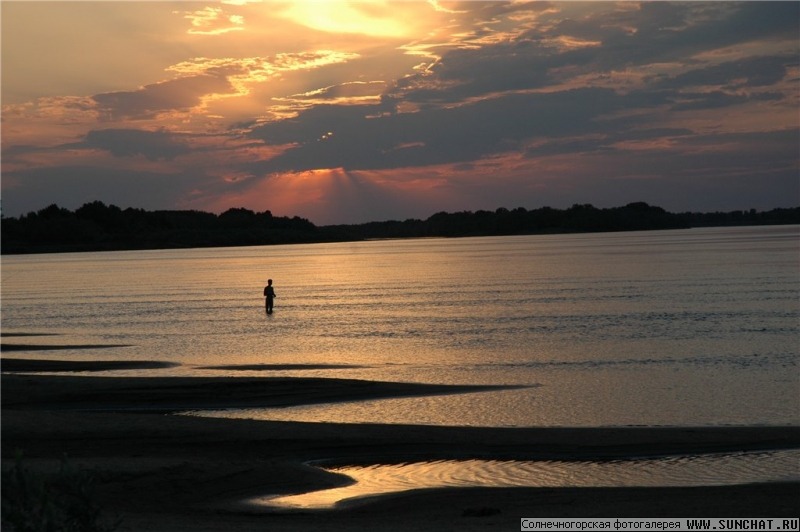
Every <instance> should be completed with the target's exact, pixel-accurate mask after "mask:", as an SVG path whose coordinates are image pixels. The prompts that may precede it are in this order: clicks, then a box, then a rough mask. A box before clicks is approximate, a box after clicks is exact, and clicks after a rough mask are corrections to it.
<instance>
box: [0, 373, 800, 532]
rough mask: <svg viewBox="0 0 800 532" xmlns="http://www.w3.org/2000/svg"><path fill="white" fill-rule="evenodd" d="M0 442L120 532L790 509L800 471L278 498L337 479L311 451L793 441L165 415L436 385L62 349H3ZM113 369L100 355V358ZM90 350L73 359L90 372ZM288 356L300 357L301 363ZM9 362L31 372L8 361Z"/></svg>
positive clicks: (362, 458) (585, 454)
mask: <svg viewBox="0 0 800 532" xmlns="http://www.w3.org/2000/svg"><path fill="white" fill-rule="evenodd" d="M2 364H3V375H2V440H3V441H2V452H3V467H4V468H8V467H10V466H11V465H12V464H13V462H14V460H13V458H14V457H15V455H16V454H17V453H18V452H22V453H23V455H24V461H25V462H24V463H25V464H26V466H27V467H29V468H31V469H32V470H36V471H55V470H56V469H57V468H58V465H59V462H60V460H61V458H62V457H63V456H67V457H68V458H69V460H70V462H71V463H72V464H74V465H76V466H77V467H80V468H85V469H86V470H90V471H92V472H93V473H94V474H95V478H96V486H95V490H96V497H97V502H98V503H99V504H100V505H101V507H102V508H103V510H104V512H105V513H106V514H107V515H110V516H116V517H119V518H120V519H122V522H121V525H120V528H119V530H150V531H173V530H175V531H180V530H194V531H196V530H255V529H259V530H260V529H268V530H376V529H380V530H455V529H457V530H500V529H503V530H517V529H518V527H519V520H520V518H521V517H535V516H543V517H583V516H596V517H597V516H600V517H636V516H638V517H665V516H673V517H692V516H705V517H729V516H731V517H733V516H748V517H752V516H765V517H776V516H784V517H789V516H796V515H797V513H798V510H800V504H799V503H798V502H797V501H799V500H800V483H797V482H785V483H770V484H752V485H737V486H710V487H691V488H689V487H687V488H546V489H545V488H513V489H505V488H503V489H500V488H492V489H487V488H474V489H437V490H417V491H412V492H405V493H402V494H398V495H392V496H387V497H381V498H377V499H374V500H371V501H369V502H368V503H365V504H360V505H357V506H353V507H349V506H345V507H343V508H339V509H336V510H331V511H295V512H286V511H274V510H267V509H264V508H260V509H257V508H252V507H247V506H244V505H242V504H240V501H242V500H243V499H245V498H247V497H252V496H258V495H265V494H293V493H302V492H306V491H311V490H316V489H320V488H324V487H330V486H336V485H341V484H342V483H345V482H346V479H342V478H340V477H339V476H337V475H334V474H331V473H327V472H324V471H321V470H318V469H315V468H312V467H309V466H307V465H304V462H307V461H309V460H318V459H330V460H334V461H341V462H343V463H351V464H355V463H363V464H370V463H393V462H400V461H411V460H439V459H466V458H492V459H526V460H535V459H560V460H584V459H596V460H603V459H615V458H625V457H634V456H635V457H645V456H663V455H670V454H685V453H703V452H723V451H724V452H728V451H739V450H768V449H787V448H798V447H800V427H663V428H661V427H630V428H628V427H621V428H524V429H512V428H469V427H434V426H400V425H366V424H352V425H351V424H327V423H293V422H264V421H248V420H233V419H213V418H205V417H191V416H176V415H170V414H171V413H174V412H177V411H183V410H192V409H207V408H226V407H243V406H253V407H255V406H290V405H303V404H312V403H321V402H331V401H351V400H359V399H375V398H381V397H399V396H414V395H425V394H442V393H479V392H480V390H481V389H482V388H481V387H475V386H459V387H448V386H431V385H420V384H402V383H388V382H387V383H381V382H366V381H355V380H346V379H322V378H302V377H298V378H288V377H270V376H269V373H268V371H269V370H270V369H280V368H278V367H271V368H263V369H265V374H264V376H263V377H258V378H252V377H245V378H235V377H221V378H216V377H202V378H200V377H198V378H190V377H175V378H129V377H102V376H84V375H67V376H62V375H53V374H48V375H37V374H35V373H34V372H36V371H40V372H42V371H47V372H57V371H70V369H69V367H68V366H69V363H68V362H64V361H53V362H52V364H48V363H47V362H46V361H41V360H38V361H36V362H35V363H33V364H31V363H30V361H25V360H23V359H3V362H2ZM100 368H107V366H104V363H103V362H97V363H96V367H94V369H100ZM91 369H92V364H91V363H86V362H82V363H81V366H80V369H79V370H78V369H77V366H76V367H74V368H73V370H78V371H90V370H91ZM295 369H297V368H295ZM16 372H26V373H24V374H22V373H19V374H18V373H16Z"/></svg>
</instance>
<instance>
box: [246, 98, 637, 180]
mask: <svg viewBox="0 0 800 532" xmlns="http://www.w3.org/2000/svg"><path fill="white" fill-rule="evenodd" d="M621 103H622V102H621V100H620V98H619V96H617V95H616V94H615V93H614V92H613V91H611V90H609V89H577V90H573V91H564V92H558V93H549V94H536V95H519V94H510V95H506V96H504V97H498V98H494V99H490V100H481V101H478V102H475V103H473V104H471V105H463V106H459V107H455V108H439V109H430V110H428V111H427V112H424V113H402V114H390V115H382V116H377V117H375V118H370V116H371V115H373V114H374V113H375V112H378V111H380V110H381V109H382V108H381V107H378V106H375V107H367V108H364V107H334V106H318V107H315V108H313V109H310V110H308V111H305V112H303V113H300V114H299V116H298V117H297V118H295V119H292V120H284V121H281V122H273V123H269V124H266V125H263V126H261V127H258V128H255V129H254V130H253V131H252V132H251V136H253V137H255V138H260V139H263V140H265V141H267V142H269V143H272V144H291V143H295V144H297V147H296V148H294V149H291V150H288V151H287V152H285V153H284V154H283V155H281V156H278V157H276V158H275V159H272V160H271V161H268V162H265V163H260V164H259V168H260V170H261V171H262V172H267V173H269V172H277V171H286V170H307V169H313V168H338V167H341V168H346V169H348V170H353V169H356V170H366V169H386V168H402V167H408V166H424V165H429V164H441V163H455V162H461V161H465V160H473V159H477V158H480V157H482V156H486V155H491V154H494V153H502V152H506V151H510V150H512V149H518V148H519V143H520V141H522V140H524V139H526V138H529V137H534V136H538V135H546V136H562V135H568V134H575V133H578V132H581V133H587V132H591V131H596V130H598V129H599V128H600V126H599V124H597V123H595V122H594V121H593V119H594V118H596V117H597V116H599V115H602V114H604V113H608V112H610V111H612V110H616V109H619V108H620V105H621ZM327 132H330V133H332V135H330V136H328V137H326V138H324V139H323V138H322V137H323V135H326V133H327Z"/></svg>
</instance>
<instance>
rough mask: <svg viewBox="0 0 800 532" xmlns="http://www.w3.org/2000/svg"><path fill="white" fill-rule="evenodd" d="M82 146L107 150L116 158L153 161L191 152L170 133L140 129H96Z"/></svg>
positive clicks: (89, 134)
mask: <svg viewBox="0 0 800 532" xmlns="http://www.w3.org/2000/svg"><path fill="white" fill-rule="evenodd" d="M81 145H82V146H85V147H88V148H99V149H101V150H106V151H108V152H109V153H111V154H112V155H114V156H116V157H130V156H134V155H143V156H144V157H146V158H147V159H149V160H151V161H157V160H170V159H174V158H175V157H177V156H178V155H183V154H185V153H189V151H190V150H189V148H188V147H187V146H186V145H185V144H183V143H181V142H178V141H177V140H176V139H175V135H174V134H172V133H170V132H168V131H143V130H139V129H96V130H94V131H90V132H89V133H88V134H87V135H86V139H85V140H84V142H83V143H82V144H81Z"/></svg>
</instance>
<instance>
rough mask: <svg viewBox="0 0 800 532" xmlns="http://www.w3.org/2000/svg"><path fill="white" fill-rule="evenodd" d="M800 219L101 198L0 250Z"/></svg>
mask: <svg viewBox="0 0 800 532" xmlns="http://www.w3.org/2000/svg"><path fill="white" fill-rule="evenodd" d="M766 224H800V207H795V208H789V209H773V210H771V211H764V212H759V211H756V210H754V209H752V210H749V211H733V212H724V213H723V212H715V213H680V214H675V213H669V212H667V211H665V210H664V209H662V208H660V207H654V206H651V205H648V204H647V203H641V202H639V203H630V204H628V205H625V206H624V207H614V208H608V209H600V208H597V207H594V206H592V205H577V204H576V205H573V206H572V207H570V208H569V209H563V210H562V209H553V208H550V207H542V208H540V209H534V210H527V209H524V208H521V207H520V208H517V209H513V210H509V209H505V208H499V209H497V210H495V211H483V210H480V211H476V212H469V211H465V212H456V213H446V212H439V213H436V214H434V215H433V216H431V217H430V218H428V219H426V220H418V219H409V220H405V221H386V222H370V223H364V224H356V225H328V226H319V227H318V226H316V225H314V224H313V223H311V222H310V221H308V220H306V219H304V218H299V217H297V216H295V217H293V218H288V217H278V216H273V215H272V213H271V212H270V211H264V212H261V213H256V212H253V211H251V210H248V209H241V208H238V209H229V210H227V211H225V212H223V213H222V214H220V215H215V214H211V213H207V212H201V211H152V212H150V211H145V210H142V209H132V208H128V209H124V210H123V209H120V208H119V207H116V206H114V205H105V204H104V203H102V202H100V201H95V202H92V203H87V204H85V205H83V206H82V207H80V208H78V209H77V210H75V211H74V212H72V211H69V210H67V209H63V208H61V207H58V206H57V205H50V206H49V207H47V208H45V209H42V210H40V211H37V212H31V213H29V214H27V215H22V216H20V217H19V218H6V217H3V218H2V223H0V228H1V229H2V253H4V254H6V253H40V252H60V251H103V250H123V249H161V248H186V247H217V246H219V247H222V246H252V245H269V244H295V243H311V242H334V241H348V240H366V239H378V238H414V237H417V238H419V237H459V236H493V235H522V234H547V233H578V232H599V231H638V230H652V229H680V228H689V227H707V226H723V225H766Z"/></svg>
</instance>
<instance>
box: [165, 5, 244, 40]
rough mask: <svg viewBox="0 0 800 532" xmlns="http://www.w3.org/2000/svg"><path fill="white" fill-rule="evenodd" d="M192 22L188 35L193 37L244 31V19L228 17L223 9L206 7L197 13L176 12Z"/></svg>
mask: <svg viewBox="0 0 800 532" xmlns="http://www.w3.org/2000/svg"><path fill="white" fill-rule="evenodd" d="M175 13H178V14H183V15H184V18H185V19H188V20H189V21H190V22H191V25H192V27H191V28H189V30H187V33H189V34H192V35H222V34H225V33H228V32H230V31H241V30H243V29H244V28H243V24H244V17H242V16H241V15H226V14H225V13H224V10H223V8H221V7H204V8H203V9H198V10H196V11H176V12H175Z"/></svg>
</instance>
